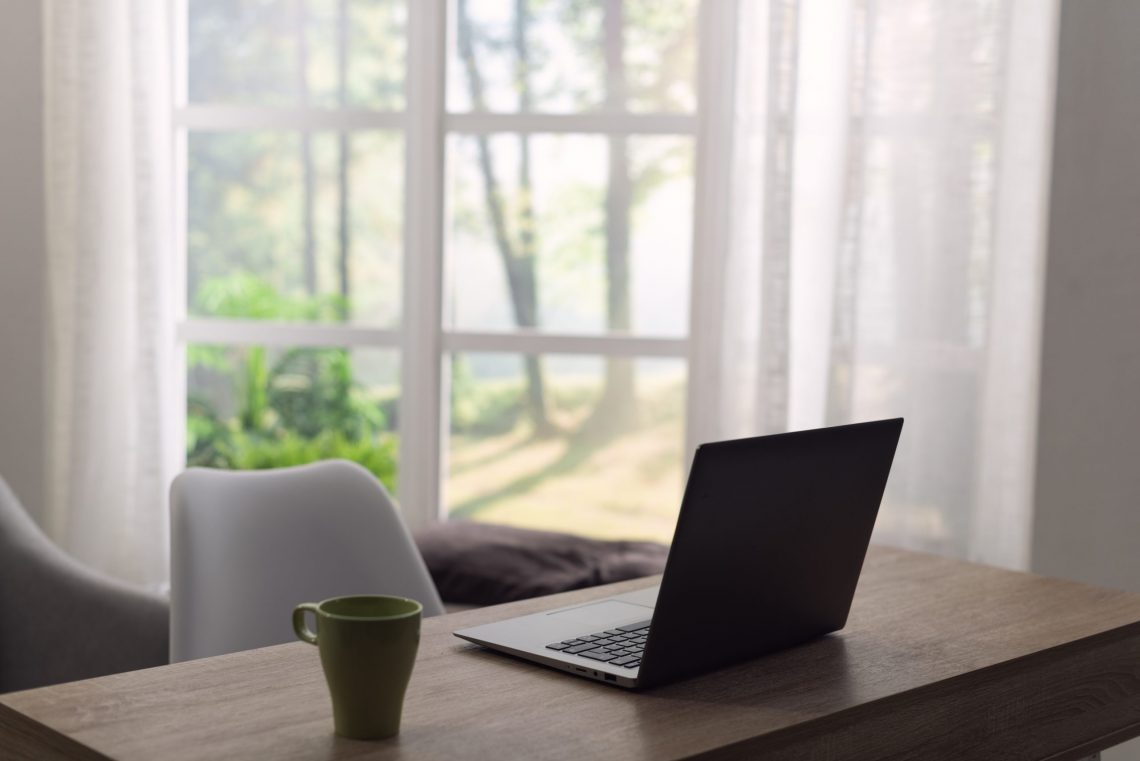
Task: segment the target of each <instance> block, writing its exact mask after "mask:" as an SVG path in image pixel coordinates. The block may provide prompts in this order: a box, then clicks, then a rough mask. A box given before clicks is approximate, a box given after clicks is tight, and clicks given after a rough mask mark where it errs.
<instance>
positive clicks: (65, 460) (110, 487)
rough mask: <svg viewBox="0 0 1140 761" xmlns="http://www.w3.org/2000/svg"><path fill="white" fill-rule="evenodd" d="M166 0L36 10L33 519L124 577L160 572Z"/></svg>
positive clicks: (63, 1)
mask: <svg viewBox="0 0 1140 761" xmlns="http://www.w3.org/2000/svg"><path fill="white" fill-rule="evenodd" d="M167 5H168V4H167V3H165V2H150V1H149V0H98V1H97V2H89V1H88V0H48V2H47V3H46V4H45V13H44V19H45V20H44V56H45V104H44V111H45V112H44V129H45V135H44V140H45V151H46V156H45V173H46V220H47V249H48V299H47V303H48V314H47V322H48V326H49V330H48V341H49V346H48V362H47V364H48V366H47V374H48V382H49V385H50V388H49V390H48V399H49V409H48V420H49V428H48V436H47V439H48V443H47V449H48V451H47V452H46V457H47V462H48V469H47V472H48V478H49V483H48V485H47V486H48V488H47V491H46V493H47V504H46V505H45V519H46V520H45V523H46V527H47V529H48V531H49V533H50V534H51V535H52V536H53V538H54V539H55V540H56V541H57V542H59V543H60V544H61V545H62V546H63V547H64V548H65V549H67V550H68V551H69V552H71V553H72V554H73V555H75V556H76V557H77V558H79V559H80V560H82V561H84V562H86V563H88V564H90V565H92V566H94V567H96V568H99V569H101V570H103V571H106V572H108V573H111V574H113V575H116V576H119V577H121V578H124V579H128V580H132V581H136V582H141V583H148V584H157V583H161V582H162V580H164V579H165V578H166V575H167V559H166V558H167V539H166V515H167V488H168V485H169V482H170V478H171V476H172V470H173V468H174V467H175V466H176V464H177V456H176V452H175V446H174V442H175V438H174V430H173V427H172V423H173V420H172V419H171V418H172V417H173V415H175V414H176V413H177V411H178V409H179V407H178V405H177V404H174V403H172V400H173V399H174V397H173V394H174V393H175V392H176V384H175V382H174V381H175V379H174V378H173V377H172V370H173V357H172V352H173V347H174V341H173V332H172V331H173V324H174V322H173V319H172V314H171V304H172V299H171V293H170V291H171V282H172V266H173V264H172V263H173V259H172V255H173V245H172V240H171V236H172V234H173V229H174V226H173V224H172V221H171V216H170V215H171V208H172V207H171V188H172V176H171V166H170V163H171V156H172V150H171V143H170V139H171V138H170V135H171V131H170V126H169V121H168V120H169V118H170V103H171V101H170V94H169V88H170V61H169V49H170V48H169V35H170V32H169V24H168V19H167Z"/></svg>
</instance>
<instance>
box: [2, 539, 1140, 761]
mask: <svg viewBox="0 0 1140 761" xmlns="http://www.w3.org/2000/svg"><path fill="white" fill-rule="evenodd" d="M652 583H654V580H652V579H643V580H639V581H633V582H625V583H622V584H618V585H612V586H611V587H606V588H599V589H591V590H580V591H577V592H570V593H567V594H565V595H559V596H557V597H556V598H545V599H540V600H527V601H524V602H520V603H512V604H510V605H505V606H498V607H496V608H484V609H480V610H473V611H468V612H464V613H458V614H454V615H451V616H446V617H442V618H435V619H428V620H427V621H425V622H424V636H423V640H422V642H421V646H420V654H419V657H418V660H417V664H416V671H415V672H414V673H413V675H412V683H411V686H410V687H409V690H408V697H407V702H406V706H405V715H404V723H403V730H402V732H401V734H400V736H399V737H397V738H394V739H392V740H388V741H383V742H378V743H365V742H355V741H350V740H343V739H340V738H337V737H335V736H334V735H333V734H332V719H331V709H330V706H329V701H328V696H327V693H326V690H325V685H324V681H323V677H322V675H321V672H320V666H319V663H318V661H317V653H316V650H315V649H314V648H312V647H310V646H308V645H304V644H301V643H296V644H289V645H280V646H277V647H271V648H265V649H262V650H254V651H249V652H245V653H235V654H233V655H227V656H221V657H218V658H208V659H204V660H201V661H190V662H186V663H179V664H174V665H171V666H165V667H161V668H157V669H149V670H145V671H137V672H133V673H128V674H119V675H115V676H109V677H102V678H99V679H92V680H88V681H84V682H74V683H71V684H66V685H59V686H56V687H47V688H42V689H38V690H30V691H27V692H22V693H12V694H9V695H3V696H0V709H2V708H3V707H5V706H6V707H7V708H9V709H11V711H2V710H0V733H2V739H3V742H5V743H7V741H8V738H9V736H10V735H9V734H8V733H9V728H10V725H11V721H10V718H11V716H12V715H13V712H19V714H20V715H22V716H24V717H30V719H32V720H34V723H33V724H34V726H35V727H36V728H37V729H38V732H39V733H40V736H41V737H42V738H43V739H44V740H45V741H53V742H56V743H57V745H58V743H59V742H61V741H74V742H78V743H80V744H82V746H86V747H89V748H91V749H92V750H93V751H95V752H97V753H101V754H104V755H105V756H107V757H110V758H115V759H152V758H170V759H182V758H187V759H189V758H195V759H196V758H203V757H214V758H280V759H293V758H296V759H341V758H376V759H404V758H407V759H443V758H474V759H481V758H486V759H504V758H550V759H583V758H590V759H594V758H616V759H677V758H689V757H705V758H726V759H731V758H757V757H763V758H774V759H821V760H828V759H856V760H857V759H872V758H873V759H924V760H929V759H934V760H937V759H963V758H968V759H990V758H993V759H1049V760H1050V761H1068V760H1069V759H1075V758H1079V757H1080V756H1087V755H1089V754H1090V753H1093V752H1095V751H1097V750H1100V749H1102V748H1104V747H1107V746H1109V745H1112V744H1115V743H1117V742H1121V741H1123V740H1124V739H1127V738H1128V737H1131V736H1135V735H1137V734H1140V595H1134V594H1129V593H1125V592H1119V591H1113V590H1106V589H1097V588H1093V587H1088V586H1083V585H1080V584H1074V583H1069V582H1062V581H1057V580H1053V579H1045V578H1041V577H1037V576H1032V575H1029V574H1021V573H1012V572H1008V571H1001V570H997V569H993V568H988V567H984V566H978V565H972V564H967V563H960V562H956V561H951V560H947V559H943V558H938V557H934V556H930V555H923V554H917V553H911V552H904V551H901V550H891V549H886V548H872V550H871V553H870V555H869V556H868V560H867V564H866V567H865V568H864V571H863V578H862V581H861V582H860V586H859V591H858V593H857V595H856V602H855V605H854V608H853V610H852V614H851V618H850V621H849V622H848V626H847V628H846V629H845V630H844V631H843V632H842V633H840V634H838V635H832V636H829V637H824V638H822V639H819V640H816V641H815V642H812V643H809V644H807V645H804V646H801V647H798V648H793V649H791V650H787V651H784V652H782V653H777V654H774V655H771V656H767V657H765V658H761V659H758V660H755V661H752V662H749V663H746V664H742V665H741V666H738V667H734V668H731V669H726V670H724V671H720V672H717V673H715V674H709V675H706V676H704V677H700V678H697V679H693V680H689V681H686V682H682V683H679V684H674V685H670V686H667V687H663V688H660V689H657V690H652V691H648V692H645V693H630V692H627V691H623V690H619V689H615V688H612V687H607V686H605V685H603V684H600V683H596V682H589V681H586V680H581V679H575V678H573V677H571V676H568V675H566V674H564V673H561V672H555V671H553V670H549V669H543V668H541V667H537V666H534V665H531V664H526V663H522V662H520V661H516V660H514V659H511V658H508V657H506V656H502V655H498V654H496V653H491V652H488V651H485V650H482V649H480V648H477V647H475V646H473V645H469V644H466V643H464V642H462V641H460V640H458V639H456V638H454V637H453V636H451V631H453V630H454V629H457V628H462V627H465V626H472V625H475V624H479V623H485V622H489V621H493V620H497V619H499V618H502V617H505V616H508V615H518V614H522V613H528V612H534V611H538V610H542V609H545V608H548V607H552V606H554V605H566V604H574V603H576V602H581V601H586V600H589V599H594V598H597V597H600V596H604V595H607V594H612V593H614V592H621V591H628V590H632V589H637V588H640V587H643V586H648V585H650V584H652ZM5 717H8V718H7V719H6V718H5ZM26 726H27V725H25V729H26ZM0 747H3V746H0Z"/></svg>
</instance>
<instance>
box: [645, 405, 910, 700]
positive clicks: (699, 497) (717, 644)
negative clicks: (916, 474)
mask: <svg viewBox="0 0 1140 761" xmlns="http://www.w3.org/2000/svg"><path fill="white" fill-rule="evenodd" d="M902 424H903V421H902V419H901V418H898V419H894V420H883V421H877V422H871V423H857V424H854V425H844V426H837V427H833V428H821V429H818V430H812V431H799V432H794V433H783V434H777V435H774V436H761V437H757V438H752V439H739V440H736V441H724V442H718V443H714V444H703V445H701V446H700V447H699V448H698V450H697V453H696V456H695V457H694V459H693V466H692V471H691V473H690V474H689V481H688V485H687V486H686V488H685V497H684V500H683V501H682V503H681V513H680V515H679V516H678V519H677V529H676V532H675V534H674V537H673V545H672V547H671V549H670V551H669V559H668V562H667V564H666V567H665V575H664V577H663V578H662V581H661V590H660V593H659V595H658V597H657V607H656V609H655V611H654V616H653V624H652V626H651V628H650V634H649V639H648V641H647V642H646V645H645V656H644V658H643V660H642V664H641V669H640V672H639V674H638V682H639V686H653V685H655V684H661V683H664V682H668V681H673V680H676V679H681V678H684V677H687V676H691V675H695V674H699V673H705V672H708V671H712V670H714V669H716V668H719V667H721V666H726V665H729V664H731V663H736V662H739V661H742V660H747V659H749V658H754V657H756V656H759V655H762V654H764V653H768V652H771V651H774V650H778V649H781V648H784V647H788V646H791V645H795V644H798V643H800V642H804V641H806V640H808V639H811V638H813V637H817V636H820V635H823V634H826V633H828V632H831V631H835V630H836V629H841V628H843V626H844V624H845V623H846V621H847V614H848V611H849V610H850V609H851V600H852V597H853V596H854V594H855V586H856V584H857V583H858V580H859V571H860V570H861V569H862V566H863V559H864V557H865V556H866V553H867V545H868V543H869V542H870V538H871V529H872V528H873V527H874V525H875V516H876V514H877V513H878V509H879V503H880V501H881V500H882V497H883V490H884V489H885V488H886V484H887V476H888V475H889V473H890V469H891V461H892V460H893V459H894V453H895V447H896V445H897V444H898V440H899V434H900V432H901V431H902Z"/></svg>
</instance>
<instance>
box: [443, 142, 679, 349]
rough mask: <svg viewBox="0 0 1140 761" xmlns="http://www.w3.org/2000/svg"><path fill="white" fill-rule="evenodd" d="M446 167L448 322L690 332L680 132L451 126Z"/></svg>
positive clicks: (470, 326) (472, 326) (480, 326)
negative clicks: (456, 131)
mask: <svg viewBox="0 0 1140 761" xmlns="http://www.w3.org/2000/svg"><path fill="white" fill-rule="evenodd" d="M611 151H616V152H618V153H617V155H618V156H620V157H623V158H624V161H611V160H610V156H611ZM448 167H449V188H450V196H449V199H448V201H449V203H448V239H447V252H448V266H449V284H448V299H447V305H446V320H447V324H448V325H450V326H452V327H454V328H457V329H462V330H510V329H514V328H516V327H538V328H540V329H543V330H548V331H554V332H571V333H629V332H631V331H633V332H636V333H639V334H642V335H665V336H676V335H684V334H685V333H686V332H687V330H688V295H689V251H690V248H691V238H692V235H691V219H692V140H691V138H681V137H631V138H620V137H614V138H610V137H605V136H600V135H530V136H523V135H502V134H499V135H492V136H475V135H456V136H452V137H451V138H450V139H449V141H448ZM607 188H612V190H607ZM610 193H612V195H613V197H612V198H608V195H609V194H610ZM607 208H609V209H610V210H611V212H612V213H613V214H615V219H614V220H612V223H611V224H610V227H611V229H609V230H608V231H607ZM626 235H628V238H626V237H625V236H626Z"/></svg>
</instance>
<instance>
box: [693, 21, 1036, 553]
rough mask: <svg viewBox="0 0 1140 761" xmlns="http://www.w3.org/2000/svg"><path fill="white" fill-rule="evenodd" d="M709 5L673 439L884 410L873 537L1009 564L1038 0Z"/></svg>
mask: <svg viewBox="0 0 1140 761" xmlns="http://www.w3.org/2000/svg"><path fill="white" fill-rule="evenodd" d="M704 10H705V16H704V19H703V23H704V24H705V31H704V33H705V37H704V39H705V40H709V39H725V40H729V39H731V40H733V41H734V44H732V45H724V46H723V49H718V50H714V51H710V55H709V56H708V57H706V59H705V61H704V69H703V70H702V73H701V84H702V97H703V98H704V101H703V104H704V106H705V108H704V114H703V121H702V130H703V135H704V137H705V140H704V143H703V145H704V153H703V155H702V157H701V158H702V165H701V166H702V169H701V171H702V174H701V177H700V180H699V188H698V196H699V199H700V200H699V201H698V223H697V224H698V232H697V245H698V256H697V259H696V262H697V272H696V273H695V276H694V277H695V284H694V322H693V343H694V365H693V369H692V376H691V382H690V394H691V397H690V420H691V426H690V438H691V442H690V443H694V444H695V443H696V442H699V441H702V440H710V439H716V438H724V437H732V436H744V435H755V434H760V433H768V432H776V431H782V430H788V429H800V428H810V427H816V426H820V425H827V424H837V423H843V422H850V421H857V420H866V419H874V418H879V417H893V416H899V415H901V416H903V417H905V418H906V425H905V427H904V430H903V438H902V441H901V443H900V448H899V451H898V454H897V456H896V459H895V464H894V468H893V471H892V476H891V481H890V485H889V487H888V491H887V495H886V497H885V500H884V504H883V510H882V512H881V513H880V519H879V524H878V539H879V540H880V541H885V542H889V543H893V544H900V545H906V546H911V547H917V548H925V549H931V550H936V551H940V552H945V553H950V554H955V555H959V556H962V557H969V558H973V559H979V560H983V561H987V562H993V563H998V564H1002V565H1007V566H1011V567H1023V566H1025V565H1026V564H1027V562H1028V546H1029V535H1030V525H1031V520H1032V509H1031V504H1032V494H1031V484H1032V467H1033V460H1034V449H1033V441H1034V436H1035V421H1036V399H1037V395H1036V390H1037V347H1038V342H1039V311H1040V298H1041V286H1042V281H1043V254H1042V251H1043V243H1044V238H1043V231H1044V213H1045V209H1046V205H1045V201H1046V188H1047V184H1048V182H1047V180H1048V157H1049V145H1050V143H1049V138H1048V136H1049V134H1050V116H1051V112H1052V71H1053V56H1054V52H1055V24H1056V8H1055V4H1054V3H1050V2H1039V1H1038V0H972V1H971V2H954V3H947V2H943V0H763V1H762V0H740V2H738V3H727V2H726V3H712V4H706V6H705V9H704ZM821 477H826V474H821Z"/></svg>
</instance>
